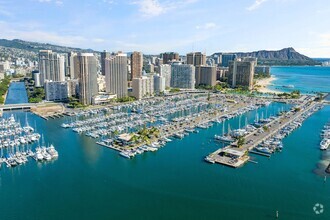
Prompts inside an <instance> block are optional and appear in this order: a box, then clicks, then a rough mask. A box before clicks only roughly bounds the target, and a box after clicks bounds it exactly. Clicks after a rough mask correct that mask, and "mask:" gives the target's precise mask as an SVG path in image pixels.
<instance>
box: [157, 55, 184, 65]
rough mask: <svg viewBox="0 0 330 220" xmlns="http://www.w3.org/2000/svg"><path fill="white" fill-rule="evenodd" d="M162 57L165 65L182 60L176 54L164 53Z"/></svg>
mask: <svg viewBox="0 0 330 220" xmlns="http://www.w3.org/2000/svg"><path fill="white" fill-rule="evenodd" d="M160 57H161V58H162V59H163V64H169V62H170V61H179V59H180V57H179V54H178V53H175V52H166V53H162V54H160Z"/></svg>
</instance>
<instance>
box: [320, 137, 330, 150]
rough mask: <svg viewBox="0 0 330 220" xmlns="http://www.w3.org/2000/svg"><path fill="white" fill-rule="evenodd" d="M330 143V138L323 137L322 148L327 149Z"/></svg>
mask: <svg viewBox="0 0 330 220" xmlns="http://www.w3.org/2000/svg"><path fill="white" fill-rule="evenodd" d="M329 145H330V139H323V140H322V141H321V143H320V149H321V150H327V149H328V147H329Z"/></svg>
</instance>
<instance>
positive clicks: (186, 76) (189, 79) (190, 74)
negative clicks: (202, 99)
mask: <svg viewBox="0 0 330 220" xmlns="http://www.w3.org/2000/svg"><path fill="white" fill-rule="evenodd" d="M171 87H173V88H180V89H194V88H195V67H194V66H193V65H189V64H181V63H180V62H174V63H173V64H172V74H171Z"/></svg>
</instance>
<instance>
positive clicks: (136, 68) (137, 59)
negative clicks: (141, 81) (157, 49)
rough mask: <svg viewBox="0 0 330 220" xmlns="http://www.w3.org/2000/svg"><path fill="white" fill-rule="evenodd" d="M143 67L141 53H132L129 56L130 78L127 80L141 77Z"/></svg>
mask: <svg viewBox="0 0 330 220" xmlns="http://www.w3.org/2000/svg"><path fill="white" fill-rule="evenodd" d="M142 67H143V54H142V53H141V52H136V51H134V52H133V53H132V54H131V76H130V77H129V80H130V81H132V79H133V78H139V77H141V76H142Z"/></svg>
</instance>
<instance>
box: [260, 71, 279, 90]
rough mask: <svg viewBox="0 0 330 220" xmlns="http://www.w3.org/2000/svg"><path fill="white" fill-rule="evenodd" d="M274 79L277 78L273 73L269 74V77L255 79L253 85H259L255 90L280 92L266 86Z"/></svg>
mask: <svg viewBox="0 0 330 220" xmlns="http://www.w3.org/2000/svg"><path fill="white" fill-rule="evenodd" d="M275 80H277V78H276V77H275V76H274V75H271V76H270V77H269V78H265V79H259V80H257V82H256V84H255V86H259V88H257V91H258V92H262V93H276V94H279V93H281V92H280V91H276V90H274V89H269V88H268V86H270V85H271V84H272V82H273V81H275Z"/></svg>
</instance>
